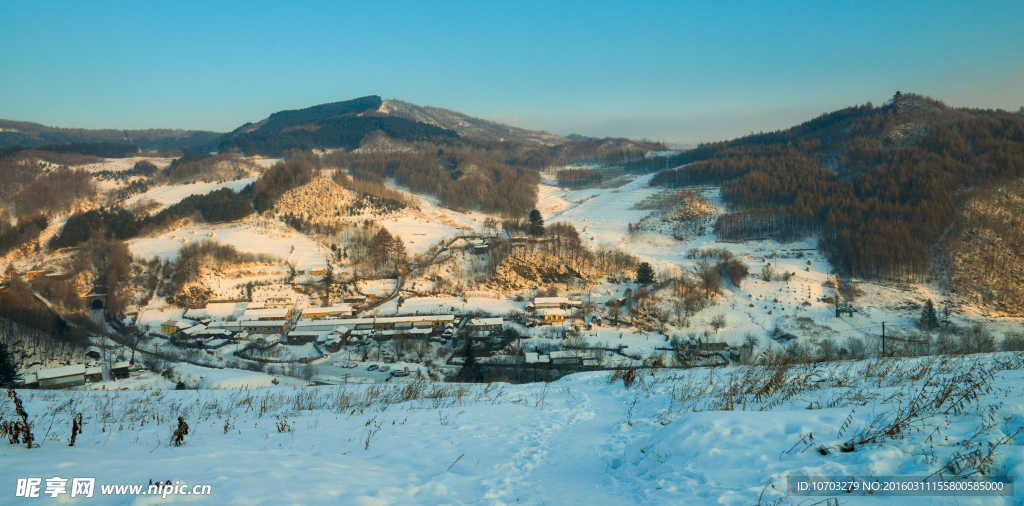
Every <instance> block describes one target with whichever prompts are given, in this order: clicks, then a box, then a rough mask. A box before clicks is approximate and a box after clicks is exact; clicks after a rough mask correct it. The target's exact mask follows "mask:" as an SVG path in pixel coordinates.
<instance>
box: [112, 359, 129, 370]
mask: <svg viewBox="0 0 1024 506" xmlns="http://www.w3.org/2000/svg"><path fill="white" fill-rule="evenodd" d="M130 365H131V362H128V361H127V360H125V361H123V362H114V365H112V366H110V368H111V369H127V368H128V366H130Z"/></svg>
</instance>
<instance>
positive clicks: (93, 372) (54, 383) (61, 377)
mask: <svg viewBox="0 0 1024 506" xmlns="http://www.w3.org/2000/svg"><path fill="white" fill-rule="evenodd" d="M129 365H130V364H129V363H128V362H127V361H122V362H114V363H113V364H111V365H110V367H109V368H108V367H100V366H92V367H90V366H86V365H85V364H71V365H65V366H61V367H51V368H49V369H40V370H38V371H36V372H31V373H24V374H22V375H21V377H22V381H23V382H24V383H23V385H22V387H23V388H39V389H44V390H56V389H61V388H73V387H79V386H82V385H84V384H86V383H98V382H100V381H103V380H105V379H124V378H127V377H128V374H129V372H128V368H129Z"/></svg>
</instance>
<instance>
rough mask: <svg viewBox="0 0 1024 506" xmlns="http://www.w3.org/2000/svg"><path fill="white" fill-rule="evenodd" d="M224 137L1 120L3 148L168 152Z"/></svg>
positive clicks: (168, 130) (0, 141) (203, 133)
mask: <svg viewBox="0 0 1024 506" xmlns="http://www.w3.org/2000/svg"><path fill="white" fill-rule="evenodd" d="M221 135H222V134H220V133H217V132H208V131H204V130H180V129H168V128H150V129H145V130H118V129H96V130H90V129H86V128H58V127H48V126H45V125H41V124H39V123H32V122H30V121H12V120H6V119H0V148H6V147H11V146H24V147H40V146H44V145H50V144H69V143H98V142H117V143H125V144H135V145H136V146H138V147H139V148H141V149H144V150H151V151H167V150H172V149H182V150H187V149H195V148H197V147H199V146H203V145H205V144H208V143H209V142H210V141H211V140H213V139H216V138H217V137H220V136H221Z"/></svg>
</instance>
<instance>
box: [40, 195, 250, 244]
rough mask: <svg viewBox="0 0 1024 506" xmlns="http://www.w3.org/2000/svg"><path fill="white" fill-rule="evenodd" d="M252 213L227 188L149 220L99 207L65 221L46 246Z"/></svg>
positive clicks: (133, 234)
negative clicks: (196, 218) (184, 220)
mask: <svg viewBox="0 0 1024 506" xmlns="http://www.w3.org/2000/svg"><path fill="white" fill-rule="evenodd" d="M252 213H253V208H252V205H251V204H250V203H249V199H248V198H246V197H245V196H243V195H241V194H239V193H235V191H234V190H232V189H230V188H221V189H219V190H216V191H212V192H210V193H207V194H205V195H192V196H189V197H186V198H184V199H182V201H181V202H179V203H177V204H174V205H171V206H169V207H167V208H166V209H164V210H163V211H160V212H159V213H157V214H155V215H152V216H150V215H148V214H144V215H143V216H136V215H135V214H134V213H132V212H130V211H128V210H126V209H123V208H116V209H109V210H108V209H104V208H103V207H100V208H99V209H92V210H90V211H86V212H84V213H79V214H76V215H73V216H71V217H70V218H68V221H67V222H66V223H65V224H64V226H63V227H62V228H61V230H60V233H58V234H56V235H54V236H53V237H52V238H51V239H50V241H49V242H48V243H47V246H48V247H49V248H50V249H59V248H69V247H74V246H78V245H80V244H82V243H83V242H85V241H86V240H88V239H89V237H90V236H91V235H92V233H93V232H94V231H98V232H100V233H102V234H103V235H104V236H105V237H108V238H110V239H114V240H127V239H131V238H133V237H137V236H139V235H140V234H142V233H144V232H145V231H148V230H155V229H158V228H161V227H164V226H167V225H169V224H170V223H171V222H173V221H176V220H180V219H182V218H186V217H189V216H194V215H198V216H199V217H200V218H202V220H204V221H207V222H219V221H236V220H240V219H242V218H245V217H246V216H248V215H250V214H252Z"/></svg>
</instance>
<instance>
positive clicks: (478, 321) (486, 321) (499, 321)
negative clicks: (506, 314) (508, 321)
mask: <svg viewBox="0 0 1024 506" xmlns="http://www.w3.org/2000/svg"><path fill="white" fill-rule="evenodd" d="M504 324H505V319H504V318H500V317H499V318H473V319H472V320H470V321H469V323H467V325H469V326H471V327H476V326H482V325H504Z"/></svg>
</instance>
